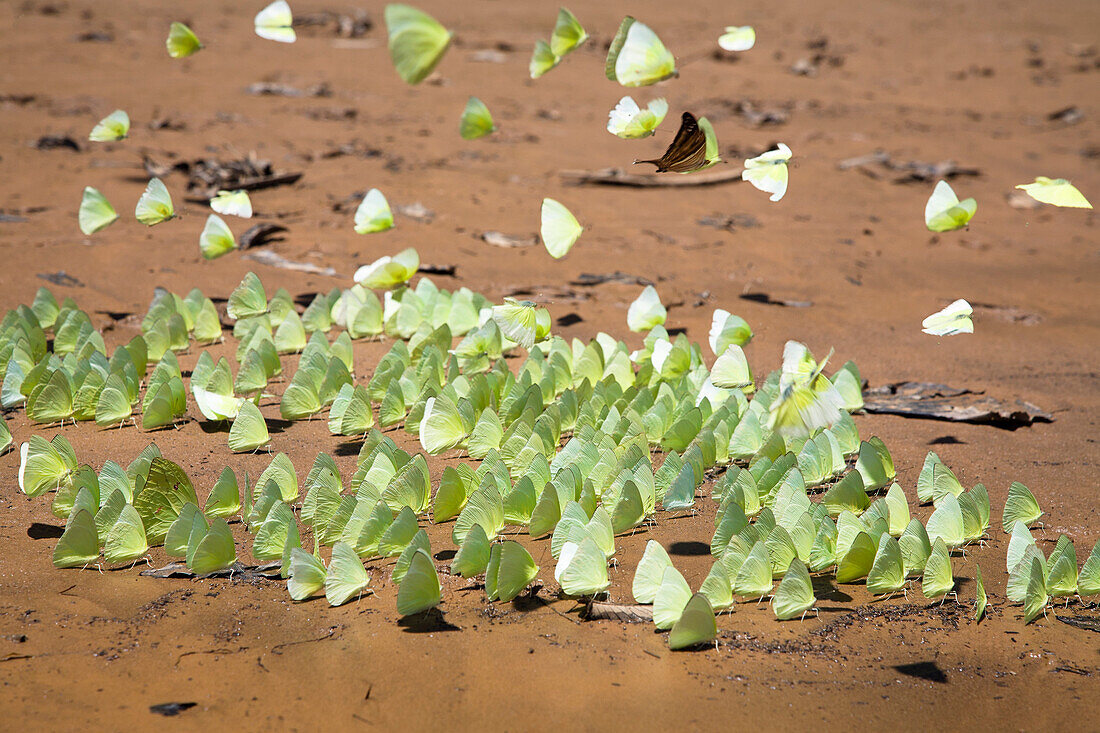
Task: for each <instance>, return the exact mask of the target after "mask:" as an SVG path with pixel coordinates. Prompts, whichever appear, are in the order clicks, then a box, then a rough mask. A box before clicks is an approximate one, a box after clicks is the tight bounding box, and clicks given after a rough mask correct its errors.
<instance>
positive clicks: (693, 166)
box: [634, 112, 707, 173]
mask: <svg viewBox="0 0 1100 733" xmlns="http://www.w3.org/2000/svg"><path fill="white" fill-rule="evenodd" d="M638 163H652V164H653V165H655V166H657V173H667V172H668V171H672V172H673V173H690V172H691V171H694V170H699V169H700V168H702V167H703V166H705V165H706V164H707V136H706V134H705V133H704V132H703V131H702V130H701V129H700V128H699V123H698V122H696V120H695V115H693V114H692V113H691V112H684V114H683V116H682V117H681V118H680V130H679V131H678V132H677V133H676V137H675V139H673V141H672V144H671V145H669V146H668V150H666V151H665V154H664V155H662V156H661V157H660V158H658V159H656V160H636V161H634V165H637V164H638Z"/></svg>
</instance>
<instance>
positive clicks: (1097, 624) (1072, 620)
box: [1055, 616, 1100, 632]
mask: <svg viewBox="0 0 1100 733" xmlns="http://www.w3.org/2000/svg"><path fill="white" fill-rule="evenodd" d="M1055 618H1057V619H1058V620H1059V621H1061V622H1062V623H1064V624H1069V625H1070V626H1073V627H1074V628H1078V629H1084V630H1085V631H1096V632H1100V617H1097V616H1056V617H1055Z"/></svg>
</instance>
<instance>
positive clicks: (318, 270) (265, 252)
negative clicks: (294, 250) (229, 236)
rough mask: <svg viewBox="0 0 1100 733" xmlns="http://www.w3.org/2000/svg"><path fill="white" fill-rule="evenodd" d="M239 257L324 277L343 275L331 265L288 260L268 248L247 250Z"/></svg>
mask: <svg viewBox="0 0 1100 733" xmlns="http://www.w3.org/2000/svg"><path fill="white" fill-rule="evenodd" d="M241 257H246V258H248V259H250V260H255V261H256V262H259V263H260V264H262V265H268V266H270V267H278V268H280V269H282V270H293V271H294V272H308V273H309V274H311V275H324V276H325V277H343V276H342V275H341V274H340V273H338V272H337V271H336V270H334V269H333V268H331V267H321V266H320V265H314V264H313V263H311V262H295V261H294V260H288V259H287V258H286V257H283V256H282V255H281V254H277V253H275V252H272V251H271V250H269V249H256V250H249V251H248V252H245V253H244V254H243V255H241Z"/></svg>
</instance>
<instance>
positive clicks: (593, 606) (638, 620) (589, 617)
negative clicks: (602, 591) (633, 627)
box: [584, 601, 653, 624]
mask: <svg viewBox="0 0 1100 733" xmlns="http://www.w3.org/2000/svg"><path fill="white" fill-rule="evenodd" d="M584 618H585V620H586V621H622V622H623V623H628V624H645V623H652V622H653V606H636V605H633V604H622V603H604V602H602V601H590V602H589V603H588V606H587V607H586V608H585V609H584Z"/></svg>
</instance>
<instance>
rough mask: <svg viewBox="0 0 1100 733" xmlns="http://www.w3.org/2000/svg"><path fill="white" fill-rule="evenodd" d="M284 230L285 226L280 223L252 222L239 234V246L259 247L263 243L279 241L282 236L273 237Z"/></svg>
mask: <svg viewBox="0 0 1100 733" xmlns="http://www.w3.org/2000/svg"><path fill="white" fill-rule="evenodd" d="M286 230H287V229H286V227H284V226H282V225H281V224H270V223H267V222H264V223H261V224H254V225H253V226H250V227H249V228H248V229H246V230H245V232H244V234H242V235H241V241H240V248H241V249H250V248H251V247H259V246H261V245H264V244H270V243H271V242H274V241H279V240H281V239H282V237H275V235H276V234H281V233H283V232H285V231H286Z"/></svg>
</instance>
